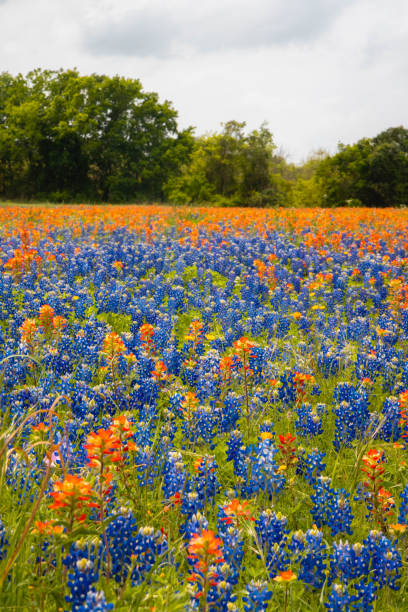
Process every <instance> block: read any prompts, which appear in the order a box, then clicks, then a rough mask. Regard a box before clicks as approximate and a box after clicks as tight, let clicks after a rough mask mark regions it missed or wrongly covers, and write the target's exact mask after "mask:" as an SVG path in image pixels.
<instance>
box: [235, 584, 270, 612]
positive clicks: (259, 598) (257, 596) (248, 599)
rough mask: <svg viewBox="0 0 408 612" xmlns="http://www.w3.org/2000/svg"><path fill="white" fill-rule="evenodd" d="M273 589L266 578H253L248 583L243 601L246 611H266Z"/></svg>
mask: <svg viewBox="0 0 408 612" xmlns="http://www.w3.org/2000/svg"><path fill="white" fill-rule="evenodd" d="M271 597H272V591H270V590H269V588H268V583H267V582H266V581H265V580H251V582H249V583H248V584H247V585H246V592H245V595H244V597H243V598H242V601H243V602H244V611H245V612H266V611H267V609H268V604H269V601H270V599H271Z"/></svg>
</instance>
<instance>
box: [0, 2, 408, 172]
mask: <svg viewBox="0 0 408 612" xmlns="http://www.w3.org/2000/svg"><path fill="white" fill-rule="evenodd" d="M38 67H40V68H48V69H60V68H63V69H68V68H74V67H76V68H77V69H78V70H79V71H80V73H81V74H90V73H98V74H107V75H115V74H119V75H121V76H126V77H130V78H137V79H139V80H140V81H141V83H142V86H143V89H144V90H145V91H155V92H157V93H158V94H159V98H160V100H162V101H163V100H165V99H166V100H170V101H171V102H172V104H173V106H174V108H175V109H176V110H177V111H178V113H179V126H180V127H182V128H184V127H188V126H194V127H195V128H196V130H195V133H196V134H197V135H200V134H204V133H207V132H215V131H220V130H221V129H222V127H221V123H223V122H226V121H230V120H236V121H245V122H246V125H247V130H253V129H256V128H258V127H259V126H260V125H261V123H262V122H264V121H266V122H267V124H268V127H269V129H270V130H271V132H272V133H273V135H274V140H275V143H276V144H277V145H278V147H279V150H280V152H282V153H284V154H285V155H286V156H287V157H288V159H289V161H293V162H295V163H301V162H302V161H303V160H305V159H306V158H307V157H308V156H309V155H310V154H312V153H313V152H314V151H317V150H318V149H326V150H327V151H329V152H330V153H333V152H335V151H336V148H337V145H338V143H339V142H342V143H344V144H351V143H353V142H356V141H357V140H359V139H360V138H363V137H371V136H375V135H376V134H378V133H379V132H381V131H382V130H385V129H387V128H389V127H395V126H399V125H403V126H405V127H408V104H407V100H408V2H407V1H406V0H206V1H205V2H201V3H199V2H196V1H195V0H167V1H166V0H35V1H33V0H0V71H7V72H10V73H11V74H14V75H15V74H17V73H23V74H26V73H27V72H29V71H30V70H32V69H34V68H38Z"/></svg>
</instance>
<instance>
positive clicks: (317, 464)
mask: <svg viewBox="0 0 408 612" xmlns="http://www.w3.org/2000/svg"><path fill="white" fill-rule="evenodd" d="M325 456H326V453H324V452H323V451H319V450H318V449H317V448H314V449H312V450H311V451H310V453H308V454H306V452H305V450H304V449H303V448H302V447H299V448H298V465H297V469H296V473H297V474H300V475H301V476H303V477H304V479H305V480H306V482H308V483H309V484H311V485H314V484H315V483H316V481H317V479H318V477H319V476H320V475H321V474H322V472H323V471H324V469H325V467H326V464H325V463H323V459H324V457H325Z"/></svg>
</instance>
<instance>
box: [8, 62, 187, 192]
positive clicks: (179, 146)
mask: <svg viewBox="0 0 408 612" xmlns="http://www.w3.org/2000/svg"><path fill="white" fill-rule="evenodd" d="M192 145H193V137H192V130H191V129H188V130H184V131H179V130H178V127H177V112H176V111H175V110H174V109H173V107H172V105H171V104H170V103H169V102H168V101H165V102H159V100H158V96H157V94H156V93H146V92H144V91H143V90H142V86H141V83H140V82H139V81H138V80H134V79H126V78H123V77H119V76H115V77H108V76H105V75H96V74H93V75H90V76H81V75H79V73H78V72H77V71H76V70H67V71H63V70H60V71H49V70H44V71H42V70H35V71H33V72H30V73H29V74H28V75H27V76H26V77H23V76H22V75H18V76H17V77H13V76H11V75H10V74H8V73H2V74H1V75H0V194H1V195H3V196H5V197H22V198H34V197H37V198H38V197H51V199H52V197H53V196H54V197H55V195H58V194H61V196H62V197H66V198H81V197H82V198H87V199H96V200H104V201H108V200H116V201H117V200H131V199H157V198H161V197H162V196H163V185H164V183H165V182H167V181H168V180H169V178H170V177H171V176H173V175H174V174H177V172H178V170H179V167H180V165H181V164H182V163H185V162H186V160H187V159H188V157H189V154H190V152H191V149H192Z"/></svg>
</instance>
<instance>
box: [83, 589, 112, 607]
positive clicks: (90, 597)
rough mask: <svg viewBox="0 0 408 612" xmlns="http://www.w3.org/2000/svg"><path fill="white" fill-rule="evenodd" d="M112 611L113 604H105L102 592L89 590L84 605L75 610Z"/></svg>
mask: <svg viewBox="0 0 408 612" xmlns="http://www.w3.org/2000/svg"><path fill="white" fill-rule="evenodd" d="M113 609H114V605H113V603H107V601H106V597H105V593H104V592H103V591H95V590H90V591H88V593H87V595H86V599H85V601H84V604H83V605H81V606H79V607H78V608H77V612H109V610H113Z"/></svg>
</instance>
